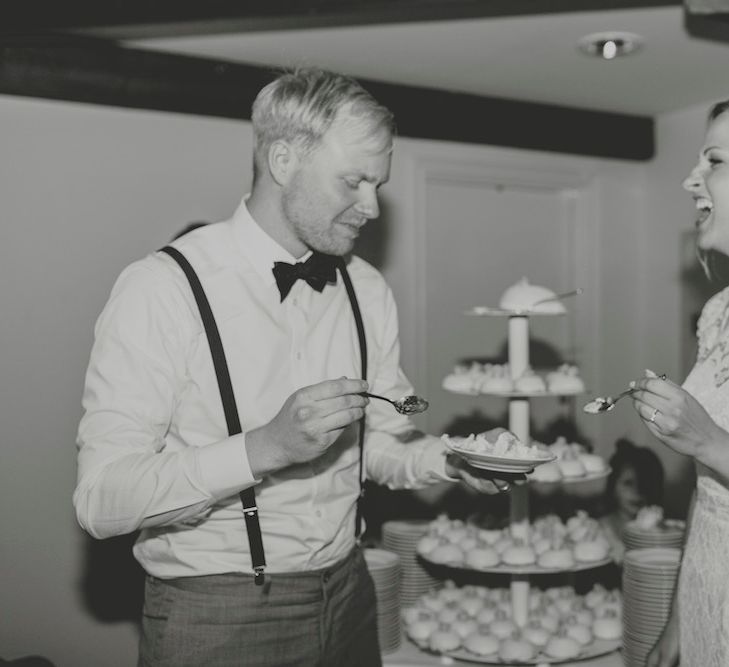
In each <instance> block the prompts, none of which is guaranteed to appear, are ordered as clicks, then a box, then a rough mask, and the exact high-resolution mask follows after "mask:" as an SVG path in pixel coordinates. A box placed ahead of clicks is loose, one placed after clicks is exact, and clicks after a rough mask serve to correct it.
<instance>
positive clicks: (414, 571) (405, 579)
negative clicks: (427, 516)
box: [382, 521, 441, 608]
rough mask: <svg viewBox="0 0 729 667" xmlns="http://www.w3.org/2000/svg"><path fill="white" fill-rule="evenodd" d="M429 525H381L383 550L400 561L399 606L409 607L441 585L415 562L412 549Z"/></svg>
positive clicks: (408, 523)
mask: <svg viewBox="0 0 729 667" xmlns="http://www.w3.org/2000/svg"><path fill="white" fill-rule="evenodd" d="M429 524H430V522H429V521H386V522H385V523H384V524H382V548H383V549H386V550H387V551H391V552H393V553H395V554H397V555H398V556H399V557H400V571H401V579H400V604H401V606H402V607H403V608H405V607H410V606H412V605H413V604H415V601H416V600H417V599H418V598H419V597H420V596H421V595H422V594H423V593H427V592H428V591H429V590H431V589H432V588H438V587H440V585H441V582H440V581H439V580H438V579H436V578H435V577H433V576H431V575H430V574H429V573H428V572H427V571H426V570H425V569H424V567H423V565H422V562H421V561H420V560H418V557H417V555H416V552H415V547H416V546H417V544H418V540H419V539H420V538H421V537H422V536H423V535H425V533H426V532H427V530H428V525H429Z"/></svg>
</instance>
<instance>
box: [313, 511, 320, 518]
mask: <svg viewBox="0 0 729 667" xmlns="http://www.w3.org/2000/svg"><path fill="white" fill-rule="evenodd" d="M314 514H316V515H317V516H318V517H319V518H321V510H317V511H316V512H314Z"/></svg>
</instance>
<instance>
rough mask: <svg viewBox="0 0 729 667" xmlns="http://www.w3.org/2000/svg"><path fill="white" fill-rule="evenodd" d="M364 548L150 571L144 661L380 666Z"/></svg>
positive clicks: (161, 666) (197, 665)
mask: <svg viewBox="0 0 729 667" xmlns="http://www.w3.org/2000/svg"><path fill="white" fill-rule="evenodd" d="M381 664H382V660H381V657H380V649H379V646H378V642H377V620H376V600H375V591H374V585H373V583H372V579H371V577H370V575H369V572H368V571H367V566H366V564H365V561H364V557H363V555H362V552H361V551H360V549H359V548H356V549H354V551H353V552H352V553H351V554H350V555H349V556H348V557H347V558H345V559H344V560H342V561H341V562H339V563H337V564H336V565H334V566H332V567H331V568H328V569H326V570H318V571H313V572H300V573H296V574H266V583H265V585H263V586H256V585H255V584H254V583H253V576H252V575H247V574H223V575H211V576H204V577H183V578H179V579H167V580H162V579H157V578H155V577H150V576H148V577H147V581H146V585H145V601H144V611H143V616H142V636H141V639H140V647H139V663H138V665H139V667H249V666H250V667H254V666H255V667H288V666H289V665H291V666H300V667H345V666H346V667H379V666H380V665H381Z"/></svg>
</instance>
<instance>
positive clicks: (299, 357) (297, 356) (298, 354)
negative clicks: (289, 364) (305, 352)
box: [296, 352, 301, 361]
mask: <svg viewBox="0 0 729 667" xmlns="http://www.w3.org/2000/svg"><path fill="white" fill-rule="evenodd" d="M296 360H297V361H301V352H297V353H296Z"/></svg>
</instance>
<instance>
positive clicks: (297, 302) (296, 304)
mask: <svg viewBox="0 0 729 667" xmlns="http://www.w3.org/2000/svg"><path fill="white" fill-rule="evenodd" d="M292 303H293V304H294V305H295V306H298V305H299V300H298V299H297V298H296V297H294V299H293V301H292Z"/></svg>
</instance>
